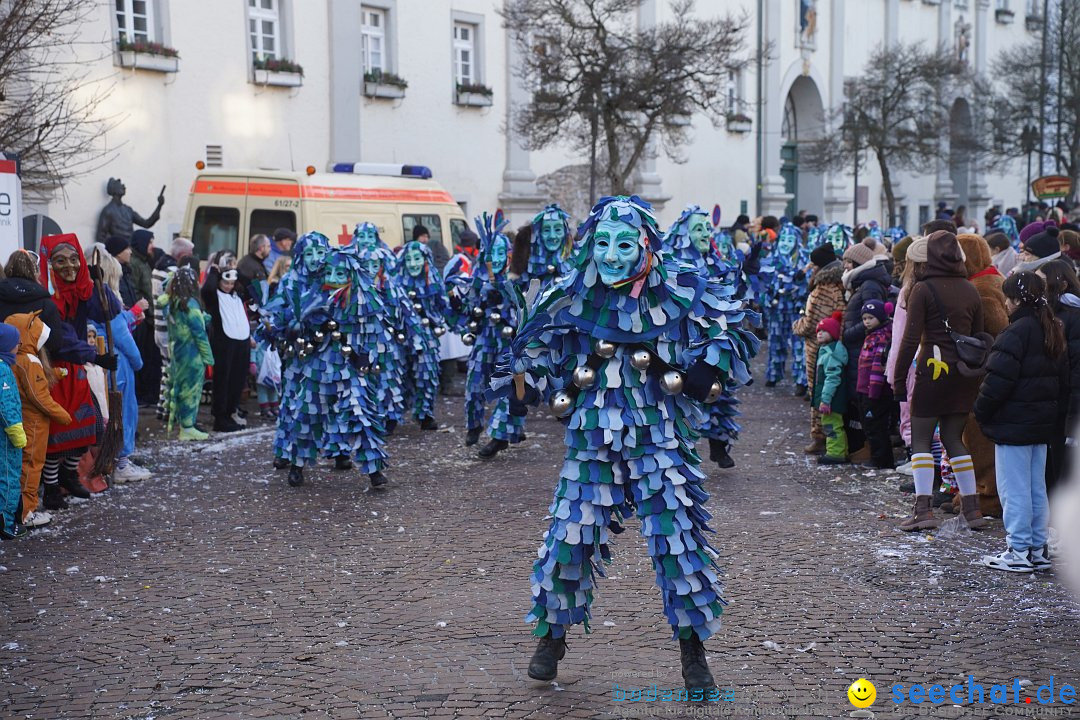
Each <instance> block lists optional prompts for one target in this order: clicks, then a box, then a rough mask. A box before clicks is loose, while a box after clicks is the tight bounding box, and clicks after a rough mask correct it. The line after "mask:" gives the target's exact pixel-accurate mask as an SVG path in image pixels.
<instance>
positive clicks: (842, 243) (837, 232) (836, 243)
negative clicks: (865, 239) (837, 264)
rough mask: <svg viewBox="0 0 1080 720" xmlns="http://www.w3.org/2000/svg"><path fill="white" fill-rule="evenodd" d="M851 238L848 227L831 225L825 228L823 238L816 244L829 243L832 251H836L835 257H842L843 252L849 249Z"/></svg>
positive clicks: (836, 224)
mask: <svg viewBox="0 0 1080 720" xmlns="http://www.w3.org/2000/svg"><path fill="white" fill-rule="evenodd" d="M853 237H854V235H853V233H852V230H851V226H850V225H845V224H843V223H833V224H832V225H830V226H829V227H828V228H826V230H825V236H824V237H823V238H821V242H820V243H818V244H819V245H820V244H821V243H826V242H827V243H829V244H830V245H832V246H833V250H834V251H836V257H843V256H844V251H845V250H847V249H848V248H849V247H851V243H852V241H853Z"/></svg>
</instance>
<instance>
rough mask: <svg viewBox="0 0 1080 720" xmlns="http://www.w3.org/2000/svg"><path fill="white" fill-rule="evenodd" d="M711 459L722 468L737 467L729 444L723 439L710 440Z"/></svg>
mask: <svg viewBox="0 0 1080 720" xmlns="http://www.w3.org/2000/svg"><path fill="white" fill-rule="evenodd" d="M709 459H710V460H712V461H713V462H714V463H716V464H717V465H719V466H720V469H721V470H727V469H728V468H733V467H735V461H734V460H732V459H731V455H730V454H729V453H728V444H727V443H726V442H724V441H723V440H713V439H710V440H709Z"/></svg>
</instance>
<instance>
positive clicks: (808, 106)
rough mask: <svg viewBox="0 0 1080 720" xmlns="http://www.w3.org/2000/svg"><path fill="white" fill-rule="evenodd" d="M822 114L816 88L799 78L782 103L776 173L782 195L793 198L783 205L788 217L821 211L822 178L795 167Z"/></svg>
mask: <svg viewBox="0 0 1080 720" xmlns="http://www.w3.org/2000/svg"><path fill="white" fill-rule="evenodd" d="M824 115H825V113H824V106H823V104H822V102H821V93H820V92H818V88H817V85H816V84H815V83H814V81H813V80H811V79H810V78H809V77H807V76H806V75H800V76H799V77H797V78H796V79H795V82H793V83H792V84H791V89H790V90H789V91H788V94H787V97H786V98H785V100H784V119H783V123H782V125H781V136H782V137H783V145H782V146H781V148H780V159H781V166H780V174H781V176H783V178H784V192H785V193H788V194H790V195H792V196H793V197H792V199H791V201H790V202H788V205H787V215H788V217H794V216H795V213H796V212H798V211H799V210H807V211H809V212H812V213H816V214H818V215H821V214H822V213H823V212H824V203H825V178H824V175H822V174H821V173H820V172H815V171H813V170H810V169H809V168H807V167H806V166H805V165H802V166H801V165H800V164H799V155H800V152H799V149H800V146H805V145H806V144H807V143H810V142H812V141H813V140H814V139H815V138H817V137H818V136H819V135H820V134H821V127H822V123H823V122H824ZM823 219H824V218H823Z"/></svg>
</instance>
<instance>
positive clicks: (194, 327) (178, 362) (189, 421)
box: [163, 265, 214, 440]
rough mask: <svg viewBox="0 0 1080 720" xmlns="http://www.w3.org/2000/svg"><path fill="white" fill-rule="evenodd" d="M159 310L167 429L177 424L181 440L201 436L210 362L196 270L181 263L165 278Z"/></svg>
mask: <svg viewBox="0 0 1080 720" xmlns="http://www.w3.org/2000/svg"><path fill="white" fill-rule="evenodd" d="M165 293H166V294H165V296H164V297H165V298H166V301H165V304H164V305H163V310H164V312H165V317H166V320H167V321H168V327H169V358H170V363H169V406H168V407H169V429H170V430H171V429H172V426H173V423H178V424H179V425H180V439H181V440H205V439H206V438H207V437H208V436H207V434H206V433H204V432H203V431H201V430H199V429H197V428H196V427H195V419H196V418H197V416H198V414H199V399H200V398H201V397H202V386H203V377H204V376H205V375H206V367H207V366H208V365H213V364H214V355H213V353H212V352H211V351H210V341H209V340H208V339H207V337H206V314H205V313H204V312H203V310H202V305H200V304H199V284H198V275H196V271H195V270H194V269H193V268H191V267H190V266H187V265H185V266H183V267H181V268H180V269H179V270H177V271H176V272H175V273H173V276H172V278H171V279H170V280H169V284H168V285H167V286H166V290H165Z"/></svg>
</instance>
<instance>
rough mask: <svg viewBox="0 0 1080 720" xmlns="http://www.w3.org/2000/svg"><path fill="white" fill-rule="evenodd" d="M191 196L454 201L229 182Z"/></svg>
mask: <svg viewBox="0 0 1080 720" xmlns="http://www.w3.org/2000/svg"><path fill="white" fill-rule="evenodd" d="M191 192H192V193H195V194H198V195H251V196H255V197H277V198H295V197H302V198H306V199H310V200H368V201H381V202H415V203H452V202H454V198H453V196H452V195H450V193H448V192H445V191H443V190H400V189H387V188H348V187H329V186H322V185H302V186H297V185H295V184H290V183H268V182H260V183H246V182H243V181H240V182H230V181H227V180H196V181H195V182H194V183H193V184H192V186H191Z"/></svg>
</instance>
